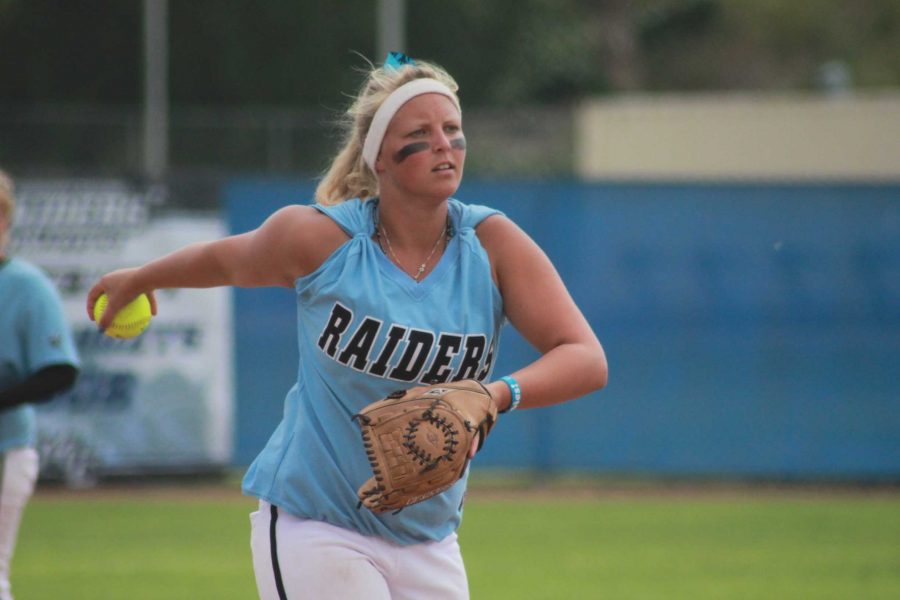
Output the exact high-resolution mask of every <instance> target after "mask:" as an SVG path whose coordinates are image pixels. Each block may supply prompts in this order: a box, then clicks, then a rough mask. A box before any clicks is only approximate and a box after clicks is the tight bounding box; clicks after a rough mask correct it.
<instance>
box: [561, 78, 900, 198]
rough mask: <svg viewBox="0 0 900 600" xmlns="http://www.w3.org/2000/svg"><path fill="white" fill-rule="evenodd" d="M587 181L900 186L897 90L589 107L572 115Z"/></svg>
mask: <svg viewBox="0 0 900 600" xmlns="http://www.w3.org/2000/svg"><path fill="white" fill-rule="evenodd" d="M574 119H575V139H576V149H575V155H576V174H577V175H578V176H579V177H582V178H584V179H588V180H634V179H638V180H647V179H649V180H663V181H673V180H675V181H684V180H698V179H699V180H709V179H712V180H721V179H726V180H751V181H773V180H782V181H867V182H872V181H900V93H896V92H895V93H884V94H874V95H866V96H842V97H837V98H829V97H823V96H753V95H735V96H669V95H665V96H658V97H626V98H619V99H611V100H601V99H598V100H592V101H589V102H585V103H584V104H582V105H581V106H580V107H579V109H578V110H577V111H576V113H575V117H574Z"/></svg>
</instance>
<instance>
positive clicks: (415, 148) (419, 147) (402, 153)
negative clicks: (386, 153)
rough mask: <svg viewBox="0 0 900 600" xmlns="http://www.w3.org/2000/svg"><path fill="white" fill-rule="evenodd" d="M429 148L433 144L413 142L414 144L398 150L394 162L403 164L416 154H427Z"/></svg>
mask: <svg viewBox="0 0 900 600" xmlns="http://www.w3.org/2000/svg"><path fill="white" fill-rule="evenodd" d="M429 148H431V144H429V143H428V142H413V143H412V144H407V145H405V146H403V147H402V148H400V149H399V150H397V152H396V154H394V162H396V163H402V162H403V161H404V160H406V159H407V158H409V157H410V156H411V155H413V154H416V153H417V152H425V151H426V150H428V149H429Z"/></svg>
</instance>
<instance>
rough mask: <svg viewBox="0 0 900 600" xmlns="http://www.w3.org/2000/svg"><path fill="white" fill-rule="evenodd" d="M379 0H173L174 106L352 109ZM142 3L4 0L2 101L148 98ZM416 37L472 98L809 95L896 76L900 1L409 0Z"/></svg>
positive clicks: (0, 8)
mask: <svg viewBox="0 0 900 600" xmlns="http://www.w3.org/2000/svg"><path fill="white" fill-rule="evenodd" d="M375 13H376V3H375V2H373V1H371V0H336V1H334V2H297V1H296V0H268V1H267V2H252V1H250V0H191V1H190V2H178V1H170V2H169V29H168V31H169V40H170V45H169V57H170V61H169V64H170V95H171V98H172V102H173V103H174V104H178V105H224V106H235V105H272V106H291V107H297V106H306V107H323V106H324V107H328V108H338V107H342V106H343V105H345V104H346V102H347V97H346V95H347V94H353V93H354V92H355V91H356V88H357V86H358V85H359V83H360V81H361V77H360V75H359V73H358V71H359V70H360V69H363V70H364V69H366V68H367V64H366V60H372V61H375V62H378V61H380V60H381V58H382V57H375V56H373V48H374V47H375V45H376V31H375V29H376V26H375V22H376V14H375ZM142 14H143V13H142V2H141V1H139V0H80V1H79V2H64V1H62V0H0V82H2V83H0V104H18V103H43V102H66V103H91V104H104V105H110V104H112V105H116V104H122V105H133V104H137V103H139V102H140V100H141V90H142V85H143V83H142V72H143V59H142V52H143V42H142V22H141V19H142ZM406 31H407V33H406V36H407V41H408V44H407V46H408V47H407V48H406V50H407V51H408V52H409V53H410V54H412V55H413V56H421V57H427V58H429V59H431V60H434V61H436V62H438V63H441V64H443V65H444V66H446V67H447V68H448V69H449V70H450V71H451V72H452V73H453V74H454V75H455V76H456V77H457V79H458V80H459V82H460V84H461V87H462V94H463V97H464V99H465V101H466V103H467V104H470V105H509V104H528V103H535V102H542V103H560V102H568V101H572V100H575V99H578V98H580V97H583V96H587V95H596V94H609V93H622V92H641V91H653V92H655V91H695V90H703V91H720V90H754V89H767V90H810V89H815V88H817V87H819V86H820V84H821V79H822V78H823V74H824V73H825V72H826V71H825V70H824V68H825V67H826V66H829V65H830V67H835V66H837V67H839V68H840V69H843V72H844V73H846V75H847V77H849V80H850V83H851V84H852V85H854V86H855V87H857V88H874V87H891V86H893V87H896V86H900V3H898V2H896V0H817V1H816V2H790V1H787V0H492V1H490V2H484V1H483V0H457V1H456V2H437V1H436V0H409V1H408V2H407V30H406Z"/></svg>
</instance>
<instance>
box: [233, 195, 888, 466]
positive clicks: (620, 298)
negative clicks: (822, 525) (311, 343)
mask: <svg viewBox="0 0 900 600" xmlns="http://www.w3.org/2000/svg"><path fill="white" fill-rule="evenodd" d="M312 194H313V184H312V183H308V182H290V181H282V182H277V181H269V180H257V181H254V180H244V181H235V182H233V183H232V184H231V185H229V186H228V187H227V189H226V191H225V206H226V207H227V212H228V219H229V224H230V228H231V230H232V231H233V232H242V231H246V230H249V229H252V228H254V227H256V226H258V225H259V224H260V223H261V222H262V221H263V220H264V219H265V217H266V216H268V215H269V214H270V213H271V212H273V211H274V210H276V209H277V208H279V207H281V206H284V205H286V204H291V203H308V202H309V201H310V199H311V198H312ZM457 196H458V197H459V198H460V199H461V200H463V201H465V202H468V203H473V204H487V205H490V206H494V207H496V208H499V209H501V210H503V211H504V212H506V214H507V215H508V216H509V217H511V218H512V219H513V220H515V221H516V222H517V223H518V224H519V225H520V226H521V227H522V228H523V229H524V230H525V231H527V232H528V233H529V234H530V235H531V236H532V237H533V238H534V239H535V240H536V241H537V242H538V243H539V244H540V245H541V246H542V247H543V248H544V249H545V251H546V252H547V254H548V255H549V256H550V258H551V259H552V260H553V262H554V263H555V264H556V266H557V268H558V269H559V271H560V274H561V275H562V277H563V279H564V280H565V282H566V284H567V285H568V287H569V290H570V291H571V293H572V295H573V296H574V298H575V300H576V302H577V303H578V304H579V306H580V307H581V308H582V310H583V311H584V313H585V315H586V316H587V318H588V320H589V321H590V322H591V324H592V326H593V327H594V330H595V331H596V332H597V334H598V336H599V337H600V339H601V342H603V345H604V347H605V349H606V351H607V355H608V358H609V365H610V382H609V385H608V387H607V388H606V389H605V390H603V391H601V392H599V393H596V394H592V395H590V396H588V397H585V398H582V399H579V400H576V401H574V402H569V403H567V404H564V405H561V406H556V407H549V408H544V409H540V410H530V411H521V412H518V413H513V414H511V415H509V416H506V417H505V418H503V419H502V421H501V424H500V426H499V427H498V428H497V429H495V431H494V433H493V434H492V436H491V439H490V440H489V442H488V443H487V444H486V446H485V449H484V450H483V451H482V454H481V455H480V456H479V458H478V460H477V461H476V466H477V467H502V468H516V469H536V470H564V469H565V470H568V469H576V470H586V471H591V472H599V473H639V474H662V475H695V476H736V477H776V478H785V477H786V478H842V479H855V480H872V479H882V480H884V479H888V480H896V479H898V478H900V392H898V386H897V382H898V372H900V185H851V184H846V185H838V184H821V185H818V184H797V185H768V184H671V185H664V184H658V185H657V184H602V185H601V184H581V183H573V182H484V181H469V182H467V183H466V184H464V186H463V187H462V188H461V189H460V191H459V193H458V194H457ZM295 310H296V308H295V303H294V299H293V295H292V293H291V292H290V290H237V291H236V292H235V311H236V318H235V323H236V328H237V330H236V338H235V339H236V353H235V356H236V372H237V386H236V389H237V393H238V402H237V404H238V415H237V443H236V456H235V462H236V464H240V465H245V464H248V463H249V462H250V461H251V460H252V458H253V456H254V455H255V454H256V452H257V451H258V450H259V448H260V447H261V446H262V444H263V443H264V442H265V440H266V439H267V437H268V435H269V433H270V432H271V431H272V429H273V428H274V426H275V424H276V423H277V421H278V418H279V417H280V414H281V407H282V400H283V397H284V394H285V392H286V391H287V389H288V387H289V386H290V385H291V384H292V383H293V379H294V377H295V374H296V360H297V352H296V349H295V331H294V328H295V318H294V311H295ZM536 356H537V355H536V353H535V351H534V350H533V349H531V348H530V347H529V346H528V345H527V344H526V343H525V342H524V341H523V340H522V339H521V338H520V337H519V336H518V334H516V332H515V331H514V330H513V329H512V328H511V327H507V328H506V329H505V330H504V333H503V338H502V341H501V345H500V355H499V359H498V361H497V366H496V369H495V374H496V375H497V376H499V375H502V374H504V373H507V372H510V371H513V370H515V369H516V368H518V367H519V366H521V365H523V364H525V363H526V362H528V361H531V360H533V359H534V358H535V357H536Z"/></svg>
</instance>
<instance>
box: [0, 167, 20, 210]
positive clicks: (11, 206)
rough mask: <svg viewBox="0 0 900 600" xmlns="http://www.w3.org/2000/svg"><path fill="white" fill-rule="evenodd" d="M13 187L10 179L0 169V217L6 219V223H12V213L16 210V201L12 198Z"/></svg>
mask: <svg viewBox="0 0 900 600" xmlns="http://www.w3.org/2000/svg"><path fill="white" fill-rule="evenodd" d="M14 191H15V186H14V185H13V180H12V177H10V176H9V175H7V174H6V172H5V171H4V170H3V169H0V216H3V217H6V219H7V221H9V222H12V217H13V212H14V211H15V209H16V199H15V197H14V196H13V192H14Z"/></svg>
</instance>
